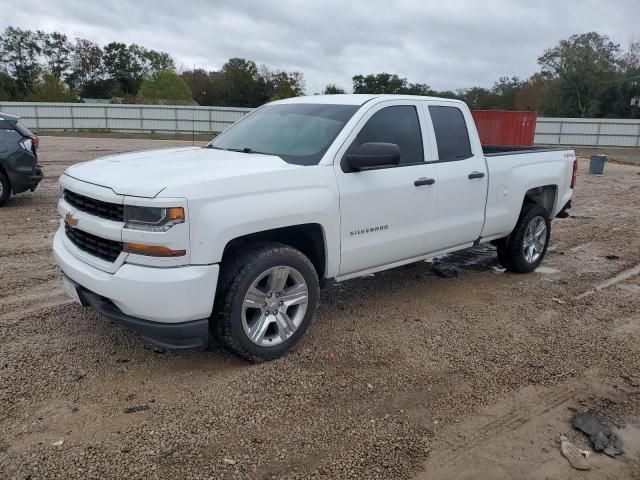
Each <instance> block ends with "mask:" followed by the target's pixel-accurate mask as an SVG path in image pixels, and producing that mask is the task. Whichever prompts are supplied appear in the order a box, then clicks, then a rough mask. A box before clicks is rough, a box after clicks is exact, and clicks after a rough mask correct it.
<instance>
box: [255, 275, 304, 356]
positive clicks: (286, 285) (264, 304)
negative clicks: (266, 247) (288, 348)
mask: <svg viewBox="0 0 640 480" xmlns="http://www.w3.org/2000/svg"><path fill="white" fill-rule="evenodd" d="M308 305H309V289H308V287H307V282H306V281H305V279H304V277H303V276H302V274H301V273H300V272H299V271H298V270H296V269H295V268H293V267H289V266H284V265H279V266H275V267H271V268H269V269H268V270H266V271H264V272H263V273H261V274H260V275H259V276H258V277H257V278H256V279H255V280H254V281H253V282H252V283H251V286H250V287H249V289H248V290H247V292H246V294H245V296H244V300H243V302H242V328H243V330H244V333H245V335H246V336H247V338H248V339H249V340H250V341H251V342H253V343H254V344H256V345H258V346H260V347H275V346H276V345H280V344H281V343H282V342H285V341H286V340H288V339H289V338H290V337H291V336H292V335H293V334H294V333H295V332H296V331H297V330H298V328H299V327H300V325H301V324H302V320H303V319H304V316H305V314H306V312H307V307H308Z"/></svg>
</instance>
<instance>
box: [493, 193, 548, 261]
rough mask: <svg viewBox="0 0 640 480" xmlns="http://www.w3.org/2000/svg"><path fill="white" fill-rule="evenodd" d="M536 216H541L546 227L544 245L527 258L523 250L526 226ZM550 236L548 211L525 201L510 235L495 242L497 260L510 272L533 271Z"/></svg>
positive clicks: (540, 259)
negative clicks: (536, 253)
mask: <svg viewBox="0 0 640 480" xmlns="http://www.w3.org/2000/svg"><path fill="white" fill-rule="evenodd" d="M537 218H542V219H543V220H544V225H545V227H546V233H545V234H543V237H544V246H543V248H542V251H540V252H539V256H536V258H535V259H532V260H529V259H527V257H526V256H525V252H524V247H525V241H526V240H527V228H529V225H530V224H531V222H532V221H533V220H534V219H537ZM550 237H551V220H550V219H549V212H547V210H546V209H544V208H542V207H541V206H539V205H536V204H534V203H525V205H524V206H523V207H522V212H520V217H519V218H518V223H516V226H515V228H514V229H513V232H511V235H509V236H508V237H506V238H503V239H501V240H499V241H498V242H497V248H498V260H499V261H500V263H501V264H502V266H503V267H504V268H506V269H507V270H509V271H511V272H516V273H530V272H533V271H534V270H535V269H536V268H538V266H539V265H540V263H541V262H542V260H543V259H544V256H545V254H546V253H547V247H548V246H549V238H550Z"/></svg>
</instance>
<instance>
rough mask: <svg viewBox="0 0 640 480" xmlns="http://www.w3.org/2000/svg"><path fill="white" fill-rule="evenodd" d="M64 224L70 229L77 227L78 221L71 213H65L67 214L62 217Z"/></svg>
mask: <svg viewBox="0 0 640 480" xmlns="http://www.w3.org/2000/svg"><path fill="white" fill-rule="evenodd" d="M64 223H66V224H67V225H69V226H70V227H75V226H76V225H78V219H77V218H76V217H74V216H73V214H72V213H71V212H67V214H66V215H65V216H64Z"/></svg>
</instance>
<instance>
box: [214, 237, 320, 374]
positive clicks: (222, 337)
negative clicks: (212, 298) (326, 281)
mask: <svg viewBox="0 0 640 480" xmlns="http://www.w3.org/2000/svg"><path fill="white" fill-rule="evenodd" d="M278 266H286V267H292V268H293V269H295V270H296V271H297V272H298V273H299V274H301V275H302V277H303V278H304V282H305V283H306V286H307V292H308V303H307V305H306V311H305V312H304V316H302V314H300V317H302V320H301V323H300V324H299V326H298V327H297V329H296V330H295V331H294V332H293V334H291V336H290V337H289V338H287V339H286V340H282V341H281V342H282V343H279V344H277V345H275V346H260V345H258V344H256V343H254V342H253V341H252V340H251V339H250V338H249V336H248V334H247V333H246V332H245V329H244V327H243V317H242V315H243V303H244V299H245V295H246V294H247V292H248V290H249V288H250V287H251V285H252V284H253V282H254V281H255V280H256V279H258V278H259V277H260V276H261V275H262V274H264V272H266V271H268V270H269V269H271V268H274V267H278ZM319 293H320V287H319V282H318V275H317V273H316V270H315V268H314V267H313V264H312V263H311V261H310V260H309V259H308V258H307V257H306V256H305V255H304V254H302V253H301V252H300V251H298V250H296V249H295V248H292V247H289V246H288V245H284V244H281V243H275V242H264V243H260V244H257V245H254V246H252V247H249V248H248V249H242V250H240V251H238V252H237V253H236V254H232V257H231V258H230V259H229V260H228V261H225V264H224V265H223V267H222V273H221V278H220V281H219V286H218V292H217V294H216V305H215V307H214V313H213V315H212V317H211V329H212V330H213V332H214V334H215V336H216V337H217V339H218V340H219V341H220V342H221V343H222V344H223V345H224V346H225V347H227V348H228V349H230V350H231V351H232V352H234V353H236V354H238V355H240V356H241V357H243V358H245V359H246V360H249V361H251V362H263V361H267V360H273V359H275V358H278V357H281V356H282V355H284V354H285V353H287V352H288V351H289V350H291V349H292V348H293V347H294V346H295V345H296V344H297V343H298V342H299V341H300V339H301V338H302V337H303V336H304V334H305V332H306V331H307V328H309V325H310V324H311V322H312V321H313V318H314V317H315V313H316V309H317V306H318V298H319Z"/></svg>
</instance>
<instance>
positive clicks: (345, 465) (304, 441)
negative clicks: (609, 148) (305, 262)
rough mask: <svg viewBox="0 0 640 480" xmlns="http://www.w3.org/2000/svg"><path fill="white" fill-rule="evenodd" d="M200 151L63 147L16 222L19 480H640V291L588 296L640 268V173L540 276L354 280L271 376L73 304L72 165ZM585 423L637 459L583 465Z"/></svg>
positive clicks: (5, 419) (12, 269) (611, 185)
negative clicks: (170, 348)
mask: <svg viewBox="0 0 640 480" xmlns="http://www.w3.org/2000/svg"><path fill="white" fill-rule="evenodd" d="M185 143H186V142H178V141H150V140H132V139H120V140H119V139H93V138H82V139H79V138H62V137H42V138H41V150H40V152H41V163H42V165H43V166H44V168H45V174H46V178H45V180H44V181H43V183H42V184H41V186H40V188H38V190H37V191H36V192H35V193H33V194H24V195H20V196H17V197H13V198H12V199H11V200H10V202H9V203H8V205H7V207H6V208H4V209H2V210H1V211H0V212H1V213H0V278H2V281H0V432H1V433H0V478H16V479H27V478H29V479H39V478H60V479H63V478H64V479H68V478H82V479H93V478H95V479H98V478H100V479H102V478H123V477H125V476H126V477H129V478H171V479H179V478H189V479H200V478H202V479H205V478H224V479H227V478H228V479H232V478H234V479H235V478H288V479H297V478H327V479H329V478H332V479H337V478H340V479H345V478H367V479H377V478H380V479H395V478H424V479H427V478H428V479H438V478H443V479H444V478H446V479H454V478H458V479H467V478H469V479H471V478H474V479H478V478H480V479H482V478H486V479H490V478H491V479H493V478H580V479H591V478H594V479H595V478H625V479H628V478H640V418H639V415H640V377H638V376H637V375H640V335H639V334H640V308H639V307H640V279H639V277H638V276H637V275H630V276H629V277H628V278H627V279H625V280H624V281H621V282H618V283H616V284H614V285H612V286H609V287H608V288H604V289H602V290H598V291H596V292H594V293H592V294H589V295H587V296H582V297H580V298H577V297H579V296H580V295H581V294H583V293H584V292H589V291H590V290H592V289H594V288H595V287H596V286H598V285H599V284H601V283H602V282H605V281H606V280H607V279H609V278H612V277H614V276H615V275H616V274H618V273H619V272H623V271H625V270H627V269H630V268H633V267H635V266H636V265H638V264H639V263H640V259H639V255H638V252H639V251H640V213H639V212H640V210H639V209H640V175H639V174H640V168H638V167H635V166H630V165H618V164H613V163H610V164H608V165H607V167H606V174H605V175H604V176H588V175H587V174H586V166H587V162H586V161H585V160H583V161H581V164H580V172H579V178H578V189H577V191H576V195H575V200H574V209H573V210H572V215H573V216H572V218H569V219H566V220H557V221H554V223H553V233H552V247H551V250H550V252H549V254H548V256H547V259H546V260H545V262H544V263H543V266H544V268H542V269H540V270H539V271H538V272H536V273H533V274H529V275H513V274H508V273H500V271H499V270H498V269H497V268H496V267H497V263H496V261H495V254H494V252H493V250H492V249H491V248H490V247H482V248H477V249H474V250H471V251H468V252H464V253H463V254H459V255H454V256H451V257H449V258H446V259H444V260H443V262H444V263H445V264H446V265H448V266H450V267H455V268H456V269H457V270H458V271H459V275H458V276H457V277H455V278H440V277H438V276H436V275H434V273H433V271H432V270H433V265H431V264H428V263H424V262H423V263H420V264H415V265H411V266H407V267H404V268H399V269H396V270H393V271H389V272H384V273H381V274H376V275H375V276H370V277H366V278H361V279H356V280H352V281H349V282H345V283H342V284H336V285H332V286H329V287H328V288H327V289H326V290H324V291H323V294H322V299H321V307H320V311H319V314H318V317H317V319H316V322H315V324H314V325H312V327H311V329H310V331H309V334H308V335H307V337H306V338H305V340H304V341H303V342H302V344H301V345H300V346H299V347H298V348H297V349H296V350H295V351H294V352H293V353H291V354H290V355H288V356H287V357H285V358H282V359H279V360H277V361H274V362H271V363H267V364H261V365H250V364H247V363H244V362H242V361H241V360H238V359H237V358H235V357H233V356H230V355H228V354H227V353H225V352H223V351H222V350H221V349H220V348H217V347H215V346H214V347H213V348H212V349H211V350H210V351H207V352H204V353H182V354H175V353H163V352H159V351H155V350H154V349H153V348H149V347H146V346H145V345H144V344H143V342H142V341H141V339H140V338H139V337H137V336H136V335H134V334H133V333H131V332H128V331H126V330H124V329H121V328H119V327H117V326H115V325H113V324H111V323H110V322H109V321H108V320H107V319H105V318H103V317H101V316H99V315H97V314H96V313H94V312H93V311H91V310H89V309H83V308H81V307H79V306H76V305H74V304H71V303H70V302H69V301H68V300H67V298H66V297H65V295H64V293H63V291H62V287H61V281H60V274H59V272H58V270H57V269H56V267H55V264H54V262H53V259H52V254H51V239H52V236H53V233H54V231H55V229H56V226H57V218H56V216H57V214H56V209H55V203H56V198H57V195H58V187H57V183H56V180H57V177H58V176H59V174H61V173H62V171H63V170H64V169H65V168H66V167H67V166H68V165H70V164H72V163H74V162H78V161H81V160H86V159H90V158H94V157H97V156H100V155H105V154H108V153H112V152H118V151H128V150H136V149H143V148H162V147H168V146H172V145H181V144H185ZM136 407H140V408H136ZM567 407H570V408H578V409H580V410H590V411H593V412H594V413H595V414H596V415H598V416H599V417H600V418H602V419H606V420H608V421H611V422H613V424H614V425H616V426H617V427H618V428H619V429H620V430H619V434H620V436H621V437H623V439H624V440H625V443H626V448H627V453H626V454H625V455H623V456H622V457H620V458H617V459H615V460H613V459H609V458H608V457H605V456H604V455H602V454H594V455H593V456H592V457H591V462H592V469H591V471H588V472H578V471H575V470H572V469H571V467H570V466H569V465H568V463H567V462H566V461H565V460H564V459H563V458H562V456H561V454H560V452H559V449H558V445H559V442H558V440H559V436H560V434H562V433H566V434H569V435H570V436H571V438H573V439H574V440H575V441H576V442H577V443H578V444H579V445H581V446H585V445H586V443H585V439H584V438H582V437H581V436H580V435H578V434H576V433H575V432H574V431H573V430H572V428H571V426H570V424H569V417H570V414H571V412H570V411H569V410H568V408H567ZM132 408H133V409H134V410H138V411H133V412H130V411H129V410H127V409H132ZM128 412H129V413H128Z"/></svg>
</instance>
